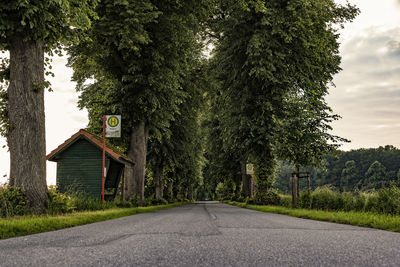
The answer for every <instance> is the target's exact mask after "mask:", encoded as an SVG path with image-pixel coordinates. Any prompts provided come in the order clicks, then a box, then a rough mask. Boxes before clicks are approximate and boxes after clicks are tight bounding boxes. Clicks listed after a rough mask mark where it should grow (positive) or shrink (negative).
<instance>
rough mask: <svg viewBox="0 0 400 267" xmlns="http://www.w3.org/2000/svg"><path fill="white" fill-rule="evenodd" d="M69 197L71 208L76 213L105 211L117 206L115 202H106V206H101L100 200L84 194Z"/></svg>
mask: <svg viewBox="0 0 400 267" xmlns="http://www.w3.org/2000/svg"><path fill="white" fill-rule="evenodd" d="M69 196H70V197H71V199H70V200H71V206H72V207H73V209H74V210H76V211H92V210H105V209H111V208H115V207H116V206H117V205H116V203H115V202H114V201H104V204H101V201H100V199H98V198H94V197H92V196H89V195H87V194H85V193H82V192H76V193H72V194H69Z"/></svg>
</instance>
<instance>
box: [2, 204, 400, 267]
mask: <svg viewBox="0 0 400 267" xmlns="http://www.w3.org/2000/svg"><path fill="white" fill-rule="evenodd" d="M26 265H29V266H399V265H400V234H398V233H391V232H386V231H380V230H373V229H367V228H359V227H353V226H348V225H340V224H333V223H326V222H317V221H311V220H304V219H297V218H291V217H287V216H282V215H276V214H268V213H262V212H257V211H252V210H247V209H241V208H237V207H233V206H229V205H226V204H219V203H210V202H209V203H198V204H190V205H185V206H182V207H178V208H173V209H168V210H162V211H157V212H154V213H146V214H140V215H134V216H130V217H124V218H120V219H116V220H111V221H105V222H100V223H94V224H90V225H85V226H80V227H75V228H70V229H65V230H60V231H54V232H48V233H42V234H36V235H31V236H25V237H19V238H12V239H7V240H2V241H0V266H26Z"/></svg>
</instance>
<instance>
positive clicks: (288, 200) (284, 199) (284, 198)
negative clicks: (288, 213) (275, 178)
mask: <svg viewBox="0 0 400 267" xmlns="http://www.w3.org/2000/svg"><path fill="white" fill-rule="evenodd" d="M279 196H280V198H281V206H283V207H286V208H291V207H292V197H291V196H289V195H279Z"/></svg>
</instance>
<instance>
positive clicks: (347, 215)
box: [228, 201, 400, 232]
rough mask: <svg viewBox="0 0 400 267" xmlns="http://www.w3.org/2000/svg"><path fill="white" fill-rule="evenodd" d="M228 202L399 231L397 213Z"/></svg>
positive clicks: (299, 216) (243, 206)
mask: <svg viewBox="0 0 400 267" xmlns="http://www.w3.org/2000/svg"><path fill="white" fill-rule="evenodd" d="M228 203H229V204H231V205H235V206H238V207H242V208H248V209H253V210H257V211H262V212H271V213H278V214H283V215H288V216H292V217H298V218H304V219H312V220H319V221H328V222H334V223H342V224H351V225H356V226H361V227H370V228H376V229H381V230H387V231H392V232H400V216H399V215H389V214H378V213H373V212H357V211H326V210H309V209H293V208H288V207H282V206H263V205H247V204H245V203H241V202H234V201H229V202H228Z"/></svg>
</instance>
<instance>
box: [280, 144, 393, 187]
mask: <svg viewBox="0 0 400 267" xmlns="http://www.w3.org/2000/svg"><path fill="white" fill-rule="evenodd" d="M292 169H293V165H292V166H291V164H289V163H283V162H281V163H280V164H279V167H278V169H277V173H276V184H275V187H276V188H278V189H280V190H281V191H283V192H287V191H288V190H289V182H288V181H289V180H288V178H289V177H290V175H291V172H292ZM307 170H308V171H309V172H310V173H311V182H312V187H314V188H315V187H318V186H323V185H326V184H330V185H332V186H334V187H336V188H338V189H339V190H341V191H352V190H370V189H379V188H382V187H386V186H389V185H390V184H391V183H393V182H394V183H397V184H400V150H399V149H397V148H395V147H393V146H389V145H388V146H385V147H379V148H369V149H357V150H351V151H347V152H345V151H337V156H336V157H333V156H331V155H327V156H326V157H325V159H324V160H323V164H322V165H321V167H320V168H308V169H307Z"/></svg>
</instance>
